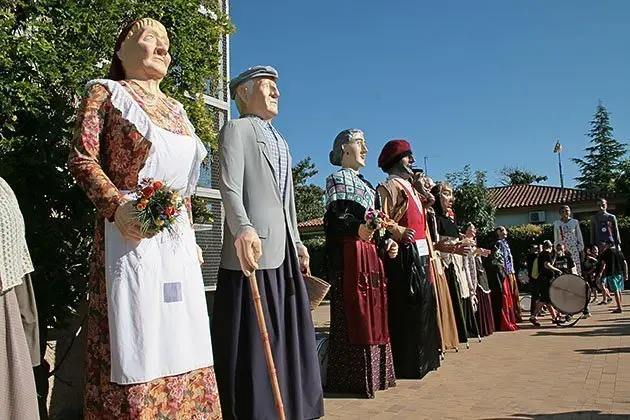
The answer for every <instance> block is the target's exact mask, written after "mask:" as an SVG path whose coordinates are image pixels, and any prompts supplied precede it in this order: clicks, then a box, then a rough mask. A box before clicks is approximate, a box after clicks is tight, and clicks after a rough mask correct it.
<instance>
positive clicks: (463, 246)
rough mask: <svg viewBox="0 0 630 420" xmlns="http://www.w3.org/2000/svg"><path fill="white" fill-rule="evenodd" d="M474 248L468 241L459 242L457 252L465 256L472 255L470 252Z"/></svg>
mask: <svg viewBox="0 0 630 420" xmlns="http://www.w3.org/2000/svg"><path fill="white" fill-rule="evenodd" d="M472 250H473V248H472V246H471V245H470V244H468V243H461V242H460V243H459V244H457V246H456V247H455V254H459V255H463V256H468V255H470V253H471V252H472Z"/></svg>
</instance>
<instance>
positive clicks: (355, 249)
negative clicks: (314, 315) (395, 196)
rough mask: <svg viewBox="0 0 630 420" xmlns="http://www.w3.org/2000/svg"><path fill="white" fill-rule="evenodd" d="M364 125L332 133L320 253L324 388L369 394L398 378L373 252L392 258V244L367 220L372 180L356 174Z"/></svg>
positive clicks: (373, 204)
mask: <svg viewBox="0 0 630 420" xmlns="http://www.w3.org/2000/svg"><path fill="white" fill-rule="evenodd" d="M367 151H368V149H367V145H366V141H365V136H364V135H363V132H362V131H361V130H358V129H348V130H344V131H342V132H341V133H339V134H338V135H337V137H336V138H335V141H334V144H333V149H332V151H331V152H330V163H332V164H333V165H336V166H341V169H339V170H338V171H336V172H334V173H333V174H332V175H330V176H329V177H328V178H327V179H326V214H325V215H324V229H325V232H326V255H327V257H328V260H327V263H328V268H329V274H328V280H329V281H330V282H331V291H330V295H331V301H330V317H331V319H330V347H329V354H328V370H327V372H328V374H327V381H326V389H327V391H329V392H340V393H357V394H361V395H363V396H366V397H368V398H373V397H374V393H375V392H376V391H378V390H379V389H387V388H389V387H391V386H394V385H395V384H396V377H395V374H394V362H393V359H392V349H391V345H390V341H389V326H388V316H387V277H386V275H385V268H384V267H383V261H382V260H381V257H380V256H379V250H380V251H381V253H382V254H386V253H387V254H388V257H390V258H393V257H396V255H397V253H398V245H397V243H396V242H395V241H393V240H392V239H385V238H384V235H382V234H381V233H380V232H379V229H374V226H368V224H369V222H368V221H366V214H370V212H374V211H376V210H378V208H379V207H380V206H379V204H378V196H377V195H376V191H375V190H374V187H372V185H371V184H370V183H369V182H368V181H367V180H366V179H365V178H363V176H362V175H361V174H360V173H359V170H360V168H362V167H363V166H365V157H366V155H367Z"/></svg>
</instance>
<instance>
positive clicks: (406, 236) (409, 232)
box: [402, 229, 416, 244]
mask: <svg viewBox="0 0 630 420" xmlns="http://www.w3.org/2000/svg"><path fill="white" fill-rule="evenodd" d="M402 240H403V243H405V244H410V243H412V242H414V241H415V240H416V231H415V230H413V229H406V230H405V231H404V232H403V236H402Z"/></svg>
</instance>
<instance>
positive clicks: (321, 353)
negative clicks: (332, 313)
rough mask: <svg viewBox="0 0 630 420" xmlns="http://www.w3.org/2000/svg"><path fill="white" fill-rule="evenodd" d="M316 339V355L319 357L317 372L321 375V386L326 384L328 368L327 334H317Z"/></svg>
mask: <svg viewBox="0 0 630 420" xmlns="http://www.w3.org/2000/svg"><path fill="white" fill-rule="evenodd" d="M316 340H317V357H318V359H319V372H320V375H321V377H322V386H324V387H325V386H326V372H327V369H328V344H329V342H328V335H319V336H317V337H316Z"/></svg>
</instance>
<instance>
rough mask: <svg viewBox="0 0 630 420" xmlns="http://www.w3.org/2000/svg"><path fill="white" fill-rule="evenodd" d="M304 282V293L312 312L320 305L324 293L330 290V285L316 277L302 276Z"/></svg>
mask: <svg viewBox="0 0 630 420" xmlns="http://www.w3.org/2000/svg"><path fill="white" fill-rule="evenodd" d="M304 282H305V283H306V292H307V293H308V301H309V303H310V306H311V312H312V311H314V310H315V308H317V307H318V306H319V304H320V303H322V300H323V299H324V297H325V296H326V293H328V289H330V284H328V283H326V282H325V281H324V280H322V279H320V278H318V277H314V276H308V275H305V276H304Z"/></svg>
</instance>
